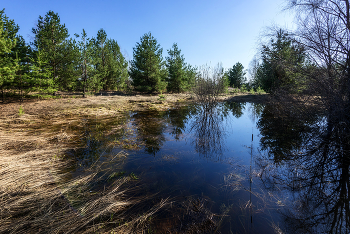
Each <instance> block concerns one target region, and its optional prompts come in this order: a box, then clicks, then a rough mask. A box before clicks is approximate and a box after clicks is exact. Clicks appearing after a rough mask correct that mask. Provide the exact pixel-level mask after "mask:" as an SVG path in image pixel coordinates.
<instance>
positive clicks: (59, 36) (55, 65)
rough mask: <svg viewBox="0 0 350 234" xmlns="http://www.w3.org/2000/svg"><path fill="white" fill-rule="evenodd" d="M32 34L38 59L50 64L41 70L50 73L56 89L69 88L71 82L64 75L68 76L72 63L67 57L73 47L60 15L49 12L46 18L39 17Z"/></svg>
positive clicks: (46, 64)
mask: <svg viewBox="0 0 350 234" xmlns="http://www.w3.org/2000/svg"><path fill="white" fill-rule="evenodd" d="M32 32H33V33H34V42H33V43H32V45H33V47H34V50H35V53H36V59H38V60H41V61H47V62H48V63H46V62H45V63H43V64H45V67H41V69H43V70H47V71H49V72H50V74H51V75H52V78H53V80H54V84H55V88H58V89H65V88H67V84H69V81H67V80H65V78H67V77H64V75H67V71H66V69H65V68H66V66H67V65H70V62H71V61H69V58H67V55H70V52H71V49H72V45H71V43H70V42H67V38H68V37H69V34H68V29H67V28H66V26H65V24H61V20H60V17H59V16H58V14H56V13H54V12H53V11H49V12H48V13H47V14H46V15H45V17H42V16H39V19H38V23H37V25H36V28H33V29H32ZM39 56H41V57H39ZM43 64H42V66H43ZM68 80H70V77H69V78H68Z"/></svg>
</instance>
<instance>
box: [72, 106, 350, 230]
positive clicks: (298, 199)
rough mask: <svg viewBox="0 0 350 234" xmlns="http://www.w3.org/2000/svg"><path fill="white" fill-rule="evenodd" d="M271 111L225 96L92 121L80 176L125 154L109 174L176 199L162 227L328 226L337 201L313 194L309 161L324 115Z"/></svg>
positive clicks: (147, 192)
mask: <svg viewBox="0 0 350 234" xmlns="http://www.w3.org/2000/svg"><path fill="white" fill-rule="evenodd" d="M269 108H270V109H271V108H272V107H269V106H266V105H263V104H254V103H236V102H226V103H220V104H218V105H216V106H214V107H210V108H208V107H203V106H199V105H190V106H182V107H179V108H177V109H172V110H168V111H156V110H150V111H143V112H129V113H126V114H125V116H123V117H118V118H108V119H103V120H101V119H92V120H86V124H85V130H84V137H83V138H82V142H81V144H82V147H81V148H80V149H79V150H77V151H75V152H74V154H73V156H74V157H75V158H76V162H77V165H76V166H75V167H74V173H73V174H75V175H77V174H79V173H82V172H83V171H84V170H85V169H86V168H91V167H93V166H98V165H99V166H100V167H103V165H104V163H107V162H109V163H107V164H108V165H109V166H110V165H111V163H110V162H111V159H115V158H117V159H118V160H112V161H113V163H112V164H113V176H111V175H109V177H108V178H112V177H121V176H126V175H130V176H131V177H132V178H133V179H134V180H133V181H135V182H134V183H135V184H137V186H138V188H139V189H138V190H137V192H135V194H134V196H153V197H154V199H153V200H154V202H155V203H156V202H157V201H159V200H160V199H162V198H163V199H165V198H169V201H171V205H170V206H168V207H167V208H166V209H164V210H161V211H160V212H159V213H158V215H156V216H155V219H154V221H153V223H154V226H153V229H154V230H158V232H156V233H162V231H164V232H165V231H168V230H172V231H174V232H189V233H292V232H293V231H294V232H299V233H305V232H308V233H323V232H325V233H327V232H328V231H324V230H326V229H327V225H328V224H327V222H331V221H332V220H334V219H332V217H331V218H330V221H329V220H328V218H329V217H326V218H322V217H321V216H322V214H323V213H322V212H326V211H324V210H327V209H329V208H327V207H324V205H322V204H316V206H315V204H314V203H315V202H316V203H317V201H318V200H317V199H315V200H310V199H309V198H305V196H306V195H305V194H310V193H309V192H308V191H309V190H308V189H309V188H308V187H307V184H308V183H309V182H308V181H307V178H310V177H309V176H310V174H307V173H310V172H308V171H307V170H306V169H307V167H310V165H311V164H310V162H309V161H307V160H305V159H304V158H302V156H305V155H308V156H309V159H310V158H311V157H310V152H309V151H310V145H311V143H310V139H311V137H312V136H313V135H312V134H314V132H315V129H318V130H319V129H321V128H323V127H324V126H323V125H324V122H325V120H324V117H323V116H322V115H318V114H313V115H307V116H306V117H305V118H302V117H300V116H299V118H295V116H293V115H281V113H278V115H277V114H276V113H274V112H273V111H271V110H270V109H269ZM313 139H314V138H313ZM315 153H316V152H315ZM314 161H315V160H314ZM107 176H108V175H107ZM311 176H312V175H311ZM316 177H317V176H316ZM323 180H325V178H324V177H323ZM329 183H330V182H329V181H328V184H329ZM311 184H313V185H315V184H316V182H315V181H313V182H311ZM101 187H102V185H99V186H96V188H95V189H96V190H97V189H101ZM92 189H94V188H92ZM312 189H313V190H312V191H314V190H315V189H316V188H315V187H314V188H312ZM317 189H318V191H319V192H323V193H331V192H332V191H331V190H330V189H331V188H330V187H327V188H324V189H327V190H323V191H321V190H319V188H317ZM323 197H324V196H323ZM305 199H306V200H305ZM342 199H343V200H344V199H348V197H347V198H342ZM347 201H348V200H347ZM321 202H323V201H322V200H320V203H321ZM345 203H346V201H345ZM151 206H152V204H150V207H151ZM315 207H316V208H315ZM304 208H305V210H304ZM315 209H317V211H315ZM314 211H315V212H314ZM313 212H314V213H313ZM327 212H329V213H328V214H327V215H328V216H330V215H332V214H331V211H329V210H328V211H327ZM340 212H344V211H340ZM315 217H316V218H317V217H319V218H320V219H315ZM344 217H347V218H348V214H345V213H344V214H343V216H342V217H340V218H339V217H338V218H336V220H339V219H342V218H344ZM321 222H324V223H326V224H325V225H319V224H321ZM335 222H337V221H335ZM335 225H338V224H335ZM320 226H321V227H320ZM338 226H339V227H340V228H343V229H342V230H344V227H345V232H346V230H348V229H347V227H348V226H347V225H346V224H344V223H341V224H339V225H338ZM301 230H303V231H301ZM327 230H328V229H327ZM300 231H301V232H300ZM304 231H305V232H304ZM331 232H333V231H332V230H331ZM345 232H344V233H345Z"/></svg>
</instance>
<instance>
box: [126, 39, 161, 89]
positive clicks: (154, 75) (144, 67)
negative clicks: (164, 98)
mask: <svg viewBox="0 0 350 234" xmlns="http://www.w3.org/2000/svg"><path fill="white" fill-rule="evenodd" d="M133 50H134V51H133V57H134V58H133V60H132V61H131V67H130V71H129V75H130V77H131V79H132V83H133V85H134V87H135V89H136V90H138V91H142V92H149V93H151V92H155V91H156V92H162V91H164V90H165V88H166V82H165V78H166V76H167V72H166V69H165V65H164V62H163V56H162V52H163V49H162V48H160V45H159V44H158V42H157V40H156V39H155V38H154V37H153V36H152V34H151V33H150V32H149V33H146V34H144V35H143V36H142V37H141V39H140V42H137V43H136V47H134V49H133Z"/></svg>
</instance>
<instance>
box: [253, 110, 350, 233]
mask: <svg viewBox="0 0 350 234" xmlns="http://www.w3.org/2000/svg"><path fill="white" fill-rule="evenodd" d="M272 108H273V109H272ZM344 109H345V108H330V109H326V110H324V111H325V113H323V114H320V113H317V112H316V111H315V108H313V107H310V106H309V107H307V106H305V105H293V108H291V107H290V105H273V106H267V107H266V108H265V110H264V111H263V113H262V116H261V119H260V120H259V123H258V127H259V129H260V133H261V135H262V138H261V142H260V143H261V146H262V149H265V150H267V151H268V154H267V156H266V158H264V157H262V156H261V157H260V158H258V160H257V162H258V165H259V166H260V169H261V171H260V176H261V179H262V181H263V182H264V183H265V185H266V186H267V187H269V188H270V189H271V188H276V187H278V188H281V189H287V190H289V191H293V192H294V197H295V200H293V201H291V202H290V204H288V205H287V206H286V207H288V208H286V210H285V211H283V214H284V217H285V222H286V224H287V230H288V231H290V232H292V233H350V210H349V197H350V190H349V187H350V183H349V166H350V157H349V152H350V151H349V150H350V141H349V140H350V138H349V136H350V116H349V115H347V114H344ZM330 110H332V111H330ZM335 110H339V112H336V111H335ZM282 165H283V166H282ZM282 168H283V169H282ZM272 169H274V170H272Z"/></svg>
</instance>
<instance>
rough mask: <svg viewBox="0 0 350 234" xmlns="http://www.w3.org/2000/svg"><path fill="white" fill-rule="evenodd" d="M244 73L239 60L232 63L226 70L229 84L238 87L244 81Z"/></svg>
mask: <svg viewBox="0 0 350 234" xmlns="http://www.w3.org/2000/svg"><path fill="white" fill-rule="evenodd" d="M245 74H246V72H245V71H244V67H243V65H242V64H241V63H240V62H238V63H236V64H235V65H233V67H232V68H231V69H229V70H228V72H227V76H228V80H229V82H230V84H229V85H230V86H231V87H234V88H239V89H240V88H241V87H242V85H243V84H244V83H245V82H246V78H245Z"/></svg>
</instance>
